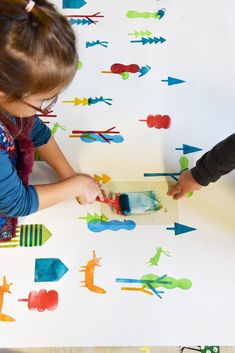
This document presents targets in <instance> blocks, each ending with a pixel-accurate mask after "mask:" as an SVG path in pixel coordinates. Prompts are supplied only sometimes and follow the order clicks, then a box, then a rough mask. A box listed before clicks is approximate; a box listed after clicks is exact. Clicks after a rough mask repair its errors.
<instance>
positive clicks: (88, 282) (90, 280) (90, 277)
mask: <svg viewBox="0 0 235 353" xmlns="http://www.w3.org/2000/svg"><path fill="white" fill-rule="evenodd" d="M100 259H101V257H99V258H98V257H96V253H95V250H93V259H92V260H90V261H88V263H87V264H86V266H81V267H80V270H79V271H80V272H85V280H84V281H81V283H84V285H83V286H82V287H87V288H88V289H89V290H90V291H92V292H95V293H99V294H104V293H106V291H105V290H104V289H103V288H101V287H98V286H96V285H95V284H94V270H95V266H100ZM100 267H101V266H100Z"/></svg>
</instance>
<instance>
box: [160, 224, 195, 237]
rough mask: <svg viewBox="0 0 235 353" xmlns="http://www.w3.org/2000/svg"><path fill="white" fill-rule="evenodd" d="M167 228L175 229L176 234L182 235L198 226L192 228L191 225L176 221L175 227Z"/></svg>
mask: <svg viewBox="0 0 235 353" xmlns="http://www.w3.org/2000/svg"><path fill="white" fill-rule="evenodd" d="M166 229H167V230H173V231H174V232H175V235H180V234H184V233H188V232H192V231H194V230H197V229H196V228H192V227H189V226H185V225H184V224H180V223H175V225H174V227H167V228H166Z"/></svg>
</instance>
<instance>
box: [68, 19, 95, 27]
mask: <svg viewBox="0 0 235 353" xmlns="http://www.w3.org/2000/svg"><path fill="white" fill-rule="evenodd" d="M69 23H70V24H71V25H72V26H73V25H77V26H80V25H81V26H85V25H88V26H90V25H92V24H94V22H92V21H91V20H90V19H86V18H83V19H82V20H80V19H79V18H70V19H69Z"/></svg>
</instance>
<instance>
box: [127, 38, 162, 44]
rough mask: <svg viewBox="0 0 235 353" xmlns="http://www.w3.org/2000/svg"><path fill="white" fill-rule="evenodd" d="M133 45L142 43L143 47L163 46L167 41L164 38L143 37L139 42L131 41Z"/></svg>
mask: <svg viewBox="0 0 235 353" xmlns="http://www.w3.org/2000/svg"><path fill="white" fill-rule="evenodd" d="M130 42H131V43H142V45H145V44H159V43H160V44H162V43H164V42H166V39H165V38H163V37H159V38H158V37H152V38H151V37H147V38H146V37H142V38H141V39H139V40H131V41H130Z"/></svg>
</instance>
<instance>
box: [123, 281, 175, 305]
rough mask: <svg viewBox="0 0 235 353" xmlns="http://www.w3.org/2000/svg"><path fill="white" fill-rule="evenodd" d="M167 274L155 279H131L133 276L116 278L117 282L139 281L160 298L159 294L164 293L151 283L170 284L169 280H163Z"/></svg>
mask: <svg viewBox="0 0 235 353" xmlns="http://www.w3.org/2000/svg"><path fill="white" fill-rule="evenodd" d="M165 277H167V275H163V276H161V277H159V278H157V279H156V280H144V279H133V278H116V282H117V283H141V284H146V285H147V287H148V289H150V290H151V291H152V292H153V293H154V294H156V295H157V296H158V297H159V298H160V299H162V297H161V295H160V294H164V291H159V290H157V289H155V288H154V287H153V285H152V284H153V283H160V284H171V282H169V281H164V278H165Z"/></svg>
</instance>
